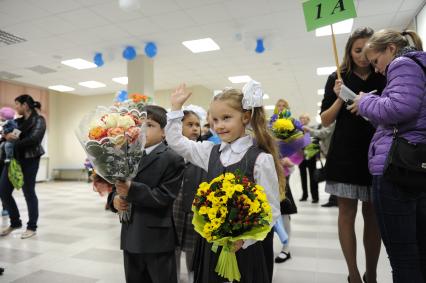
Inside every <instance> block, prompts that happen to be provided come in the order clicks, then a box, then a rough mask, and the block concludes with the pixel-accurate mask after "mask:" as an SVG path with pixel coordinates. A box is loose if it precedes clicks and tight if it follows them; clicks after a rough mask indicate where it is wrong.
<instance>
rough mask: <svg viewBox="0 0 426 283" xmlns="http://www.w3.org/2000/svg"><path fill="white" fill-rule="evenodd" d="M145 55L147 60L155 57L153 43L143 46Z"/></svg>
mask: <svg viewBox="0 0 426 283" xmlns="http://www.w3.org/2000/svg"><path fill="white" fill-rule="evenodd" d="M145 54H146V56H148V57H149V58H154V57H155V55H157V45H155V43H154V42H148V43H147V44H146V45H145Z"/></svg>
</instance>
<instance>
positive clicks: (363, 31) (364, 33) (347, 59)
mask: <svg viewBox="0 0 426 283" xmlns="http://www.w3.org/2000/svg"><path fill="white" fill-rule="evenodd" d="M373 34H374V30H373V29H372V28H369V27H363V28H357V29H356V30H354V31H353V32H352V33H351V35H350V36H349V39H348V41H347V42H346V47H345V55H344V56H343V61H342V64H341V65H340V70H341V72H345V73H346V74H347V75H349V74H350V73H352V72H353V70H354V64H355V63H354V60H353V58H352V54H351V51H352V46H353V45H354V42H355V41H356V40H358V39H360V38H370V37H372V36H373Z"/></svg>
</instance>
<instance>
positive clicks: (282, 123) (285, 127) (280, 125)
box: [272, 119, 294, 131]
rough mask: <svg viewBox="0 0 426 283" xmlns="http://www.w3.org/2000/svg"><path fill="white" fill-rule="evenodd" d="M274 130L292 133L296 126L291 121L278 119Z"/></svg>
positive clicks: (273, 127) (273, 126)
mask: <svg viewBox="0 0 426 283" xmlns="http://www.w3.org/2000/svg"><path fill="white" fill-rule="evenodd" d="M272 129H273V130H276V131H292V130H294V125H293V122H292V121H291V120H289V119H277V120H276V121H275V122H274V124H273V125H272Z"/></svg>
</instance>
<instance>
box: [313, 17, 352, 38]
mask: <svg viewBox="0 0 426 283" xmlns="http://www.w3.org/2000/svg"><path fill="white" fill-rule="evenodd" d="M353 25H354V19H347V20H344V21H341V22H338V23H335V24H333V31H334V34H344V33H350V32H351V31H352V26H353ZM315 35H316V36H327V35H331V26H330V25H328V26H325V27H321V28H317V29H316V30H315Z"/></svg>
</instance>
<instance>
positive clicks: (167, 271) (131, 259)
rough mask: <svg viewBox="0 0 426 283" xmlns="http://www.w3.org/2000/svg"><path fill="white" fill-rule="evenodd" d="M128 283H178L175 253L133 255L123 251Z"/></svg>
mask: <svg viewBox="0 0 426 283" xmlns="http://www.w3.org/2000/svg"><path fill="white" fill-rule="evenodd" d="M123 255H124V273H125V276H126V282H127V283H141V282H143V283H177V273H176V259H175V252H174V251H171V252H168V253H154V254H133V253H129V252H128V251H123Z"/></svg>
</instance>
